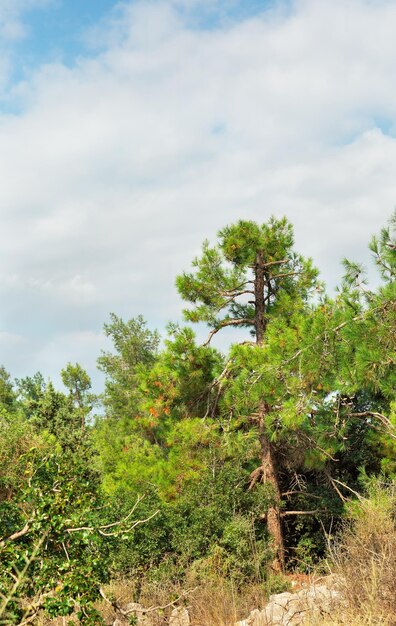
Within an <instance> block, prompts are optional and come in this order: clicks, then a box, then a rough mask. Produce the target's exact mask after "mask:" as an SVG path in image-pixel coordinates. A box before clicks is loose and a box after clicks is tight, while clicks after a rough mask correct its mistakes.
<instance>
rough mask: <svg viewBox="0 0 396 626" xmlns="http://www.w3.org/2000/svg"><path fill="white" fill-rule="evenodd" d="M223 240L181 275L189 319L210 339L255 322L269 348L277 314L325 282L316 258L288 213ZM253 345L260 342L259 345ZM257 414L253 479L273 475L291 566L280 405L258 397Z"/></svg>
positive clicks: (226, 232)
mask: <svg viewBox="0 0 396 626" xmlns="http://www.w3.org/2000/svg"><path fill="white" fill-rule="evenodd" d="M218 238H219V241H218V244H217V245H216V246H214V247H211V246H210V245H209V243H208V242H207V241H206V242H205V243H204V245H203V252H202V256H201V257H200V258H197V259H195V260H194V261H193V268H194V270H193V272H191V273H184V274H182V275H181V276H179V277H178V278H177V287H178V290H179V293H180V295H181V296H182V297H183V299H185V300H187V301H189V302H190V303H192V305H193V307H192V308H190V309H187V310H185V311H184V314H185V317H186V318H187V320H189V321H192V322H202V321H204V322H207V323H208V324H209V326H210V327H211V332H210V334H209V337H208V340H207V343H209V342H210V341H211V339H212V337H213V336H214V335H215V334H216V333H217V332H219V331H220V330H221V329H223V328H225V327H228V326H241V327H245V328H249V329H250V331H251V334H252V335H253V336H254V337H255V347H256V348H259V349H260V348H263V347H264V346H265V342H266V335H267V331H268V326H269V324H270V323H271V322H272V321H273V320H278V321H279V320H281V323H282V324H284V325H287V324H288V320H289V319H290V317H291V316H292V315H293V314H294V313H295V312H296V311H299V310H301V309H302V308H303V307H304V306H305V303H306V302H307V300H308V297H309V295H310V293H311V292H312V290H314V289H315V288H317V287H318V283H317V271H316V269H315V268H314V267H313V266H312V263H311V261H310V260H309V259H304V258H303V257H302V256H301V255H299V254H297V253H295V252H294V250H293V244H294V239H293V229H292V226H291V224H290V223H289V222H288V221H287V219H286V218H282V219H276V218H274V217H272V218H271V219H270V220H269V221H268V223H265V224H261V225H259V224H257V223H255V222H251V221H239V222H237V223H236V224H232V225H230V226H227V227H226V228H224V229H223V230H221V231H220V232H219V233H218ZM253 345H254V344H253ZM255 409H256V410H255V411H254V412H253V413H252V415H251V421H253V422H254V423H255V426H256V428H257V431H258V436H259V441H260V448H261V465H260V467H259V468H257V470H256V471H255V472H253V474H252V486H253V485H254V483H256V482H258V481H260V482H268V483H270V484H271V486H272V488H273V491H274V502H273V505H272V506H270V507H269V509H268V513H267V526H268V531H269V534H270V535H271V538H272V540H273V543H274V548H275V559H274V562H273V567H274V569H276V570H282V569H283V568H284V541H283V535H282V525H281V516H280V500H281V490H280V484H279V475H278V468H277V464H276V458H275V454H274V449H273V445H272V442H271V438H270V435H269V425H268V421H269V420H270V419H272V418H270V417H269V416H270V415H271V413H272V412H273V407H272V406H271V405H270V404H269V403H268V402H267V401H265V400H264V399H260V398H258V402H257V406H256V407H255Z"/></svg>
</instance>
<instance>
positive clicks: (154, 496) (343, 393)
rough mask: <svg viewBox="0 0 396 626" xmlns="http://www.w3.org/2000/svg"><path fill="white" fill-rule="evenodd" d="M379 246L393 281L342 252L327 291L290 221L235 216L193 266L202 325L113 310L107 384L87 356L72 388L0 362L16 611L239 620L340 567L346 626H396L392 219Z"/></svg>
mask: <svg viewBox="0 0 396 626" xmlns="http://www.w3.org/2000/svg"><path fill="white" fill-rule="evenodd" d="M370 249H371V251H372V255H373V261H374V262H375V263H376V265H377V268H378V271H379V277H380V281H379V286H378V287H376V288H375V289H371V288H370V287H369V285H368V284H367V282H366V278H365V274H364V270H363V268H362V267H360V266H359V265H358V264H356V263H355V262H353V261H352V260H344V267H345V275H344V278H343V281H342V283H341V285H340V286H339V288H338V290H337V292H336V295H335V296H334V297H330V296H329V295H328V294H326V291H325V288H324V286H323V285H322V284H321V282H320V280H319V277H318V272H317V270H316V269H315V267H314V265H313V263H312V261H311V260H310V259H305V258H303V257H302V256H301V255H300V254H298V253H297V252H296V251H295V249H294V240H293V229H292V226H291V224H290V223H289V222H288V221H287V220H286V219H275V218H271V219H270V220H269V221H268V222H267V223H265V224H256V223H254V222H248V221H239V222H237V223H235V224H232V225H229V226H227V227H225V228H224V229H223V230H222V231H220V232H219V233H218V237H217V241H216V243H215V244H214V245H211V244H209V242H204V244H203V248H202V254H201V256H200V257H199V258H197V259H195V260H194V261H193V262H192V267H191V269H190V270H188V271H186V272H185V273H183V274H182V275H180V276H179V277H178V278H177V281H176V285H177V289H178V291H179V294H180V295H181V296H182V298H183V300H184V301H185V302H186V309H185V311H184V317H185V320H186V325H179V324H174V323H170V324H169V326H168V331H167V335H166V336H165V337H162V338H161V337H160V336H159V334H158V333H157V332H156V331H155V330H152V329H151V328H150V326H149V325H148V323H147V322H146V321H145V320H144V319H143V318H142V317H140V316H138V317H135V318H132V319H129V320H123V319H121V318H120V317H119V316H117V315H116V314H111V315H110V319H109V321H108V322H107V323H105V325H104V331H105V334H106V335H107V336H108V337H109V338H110V340H111V342H112V345H113V349H112V350H111V351H109V352H103V353H102V354H101V355H100V356H99V358H98V367H99V369H100V370H101V371H102V372H104V374H105V388H104V390H103V393H102V394H101V395H99V396H98V395H94V394H93V393H92V390H91V381H90V378H89V376H88V374H87V373H86V372H85V371H84V369H83V368H82V367H81V366H80V365H79V364H71V363H69V364H67V365H65V368H64V370H63V371H62V374H61V375H62V381H63V384H64V390H63V391H61V390H59V389H56V388H55V386H54V385H53V384H52V382H51V381H48V380H45V379H44V377H43V376H42V375H41V374H40V373H35V374H33V375H32V376H30V377H27V378H24V379H19V380H14V379H12V377H11V375H10V374H9V373H8V371H7V369H6V364H5V367H2V368H1V369H0V436H1V447H0V560H1V570H0V624H4V625H6V624H7V625H10V626H11V625H14V626H22V625H24V624H29V623H33V624H34V623H36V624H42V623H45V620H47V619H55V618H58V617H59V618H62V619H61V621H60V622H59V623H60V624H66V623H68V620H69V619H72V620H73V622H80V623H84V624H87V625H89V624H101V623H103V620H106V619H108V618H109V616H108V611H109V610H110V609H107V613H106V608H105V607H106V606H108V607H109V606H110V605H113V608H114V605H115V604H117V602H119V601H120V598H121V597H122V594H124V595H125V594H126V595H127V596H128V598H129V601H132V600H134V601H139V602H142V603H144V604H145V606H154V605H156V606H163V607H164V609H163V620H164V621H163V623H167V621H166V620H167V616H168V614H169V610H168V609H169V607H172V603H173V602H176V601H177V602H179V603H183V602H185V603H187V602H188V603H189V604H190V606H191V607H192V615H193V619H194V620H195V622H194V623H195V624H197V625H198V624H201V625H205V626H209V625H210V624H213V626H220V625H221V624H223V625H224V626H225V625H226V624H229V626H231V624H232V623H234V622H235V620H236V619H238V618H240V617H241V616H242V615H243V613H244V612H245V611H247V612H248V611H249V610H251V609H252V608H255V607H260V606H262V605H263V604H264V603H265V600H266V598H267V597H268V595H269V594H270V593H274V592H277V591H283V590H285V589H287V588H288V586H290V582H291V580H292V579H293V576H294V580H298V576H304V575H309V576H310V575H312V574H313V573H314V572H316V573H318V572H319V573H320V572H321V573H328V572H329V570H330V571H334V572H338V573H339V575H340V580H341V579H342V580H343V581H344V585H346V587H345V590H344V594H345V596H346V597H347V598H348V607H349V608H348V611H350V612H349V613H348V617H347V618H346V617H345V615H346V614H345V611H344V618H345V619H348V620H349V621H348V622H346V621H340V620H341V617H340V620H338V617H337V616H336V615H334V621H333V622H331V623H332V624H334V626H336V625H337V624H344V623H345V624H346V623H348V624H350V625H352V624H353V623H355V622H356V624H358V623H359V624H380V623H383V624H389V625H390V624H395V623H396V622H395V621H394V620H395V615H394V613H392V611H394V606H395V604H396V602H395V592H394V588H393V585H394V579H395V575H396V566H395V553H396V533H395V516H396V509H395V497H394V484H395V483H394V480H395V474H396V394H395V389H396V367H395V360H396V356H395V355H396V283H395V274H396V214H395V215H394V216H393V218H392V219H391V220H390V222H389V224H388V225H386V226H385V227H384V228H383V229H382V230H381V232H380V233H379V234H378V235H376V236H374V237H373V239H372V240H371V242H370ZM197 322H199V323H201V324H202V323H204V324H206V325H207V327H208V338H207V341H206V342H205V343H204V344H200V343H198V342H197V340H196V336H195V334H194V330H193V324H194V323H197ZM230 327H238V328H239V329H240V330H241V329H245V331H246V335H245V338H244V340H243V342H241V343H233V344H231V345H230V347H229V349H228V351H227V352H225V353H224V352H220V351H219V350H217V349H215V348H214V347H212V339H213V337H214V336H215V335H217V334H219V335H220V334H221V333H222V331H223V329H225V328H230ZM240 334H241V333H240V331H239V333H238V336H240ZM392 485H393V486H392ZM104 598H106V599H107V601H106V600H104ZM210 611H212V613H210ZM106 615H107V617H106ZM344 618H342V619H344ZM161 619H162V618H161ZM43 620H44V621H43ZM337 620H338V621H337ZM354 620H355V622H354ZM370 620H371V621H370ZM375 620H377V621H375ZM381 620H382V621H381ZM392 620H393V621H392ZM318 623H319V622H318ZM326 623H327V622H326Z"/></svg>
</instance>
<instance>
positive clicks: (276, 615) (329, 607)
mask: <svg viewBox="0 0 396 626" xmlns="http://www.w3.org/2000/svg"><path fill="white" fill-rule="evenodd" d="M341 602H342V594H341V593H340V591H338V590H336V589H334V588H332V587H328V586H326V585H324V584H322V585H310V586H308V587H305V588H303V589H301V590H300V591H299V592H296V593H289V592H285V593H278V594H274V595H272V596H270V599H269V602H268V604H267V605H266V606H265V608H264V609H262V610H261V611H259V610H258V609H255V610H254V611H252V612H251V613H250V615H249V616H248V618H247V619H245V620H242V621H240V622H237V623H236V624H235V626H300V625H302V624H304V623H306V622H307V620H308V621H311V620H312V619H315V616H318V615H321V614H329V613H331V612H332V611H333V609H334V607H335V606H336V605H339V604H340V603H341Z"/></svg>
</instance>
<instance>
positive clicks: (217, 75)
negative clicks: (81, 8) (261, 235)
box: [0, 0, 396, 375]
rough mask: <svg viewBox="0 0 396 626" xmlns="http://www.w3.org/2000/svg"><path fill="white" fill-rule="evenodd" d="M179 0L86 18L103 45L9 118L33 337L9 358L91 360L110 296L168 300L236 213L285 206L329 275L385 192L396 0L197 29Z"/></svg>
mask: <svg viewBox="0 0 396 626" xmlns="http://www.w3.org/2000/svg"><path fill="white" fill-rule="evenodd" d="M192 5H194V3H192ZM209 5H210V3H208V6H209ZM178 6H179V7H180V3H175V2H163V3H156V4H153V3H151V2H141V3H139V4H138V5H136V4H128V3H124V8H123V9H122V10H119V11H118V13H117V14H116V17H115V19H114V20H113V22H112V23H111V24H110V25H108V29H107V31H106V32H104V31H103V28H104V27H103V24H102V26H101V30H100V31H96V33H94V34H92V33H91V37H97V38H100V42H101V44H102V45H103V44H104V43H105V49H104V50H102V52H100V53H99V52H98V53H97V54H96V55H93V56H91V57H90V58H86V59H84V58H81V59H80V60H79V61H78V63H77V64H76V66H75V67H74V68H73V69H68V68H66V67H64V66H62V65H48V66H45V67H42V68H41V69H40V70H38V71H37V72H36V73H35V74H34V75H33V76H32V77H31V80H30V81H29V82H27V83H25V84H24V85H23V88H22V87H21V88H20V89H19V93H20V94H21V95H20V96H19V97H21V98H23V105H24V106H23V113H22V114H21V115H19V116H16V117H12V116H8V117H4V118H3V119H0V177H1V180H2V185H1V188H0V212H1V216H2V218H1V232H2V246H1V251H0V292H1V295H2V301H3V302H4V303H5V305H4V306H3V311H2V318H3V319H2V330H3V331H5V332H10V333H15V334H18V335H19V334H21V335H24V336H26V341H27V342H28V343H29V342H30V343H29V345H30V346H31V348H30V349H29V350H27V351H26V352H24V351H23V349H22V348H21V350H20V355H19V364H17V363H16V360H15V358H14V357H13V358H12V362H13V365H15V369H17V370H18V371H15V369H14V373H15V374H18V375H19V374H20V373H21V371H22V370H23V371H24V373H26V372H28V371H32V369H34V367H31V364H32V363H34V364H35V365H37V366H39V367H41V369H42V370H43V371H44V373H49V372H51V373H53V372H54V370H59V369H60V368H61V367H63V365H64V364H65V362H67V360H74V361H75V360H81V361H82V364H83V365H86V366H88V367H89V368H90V370H92V368H93V364H94V360H95V358H96V356H97V354H98V351H99V350H98V347H99V344H100V340H99V339H97V337H100V334H98V333H99V329H100V327H101V325H102V323H103V321H105V319H106V318H107V317H108V312H109V311H111V310H114V311H115V312H117V313H119V314H122V315H124V316H125V317H127V316H134V315H137V314H138V313H143V314H144V315H145V316H146V317H147V318H148V319H149V321H150V322H151V323H152V325H159V326H160V327H163V326H164V324H165V323H166V321H167V320H168V319H170V318H175V317H177V316H178V315H179V314H180V303H179V302H178V300H177V297H176V293H175V289H174V286H173V285H174V278H175V275H176V274H177V273H178V272H180V271H181V270H182V269H184V268H185V267H188V266H189V264H190V261H191V259H192V257H193V256H194V255H195V254H196V253H197V252H198V251H199V247H200V244H201V241H202V240H203V239H204V238H205V237H212V238H214V236H215V233H216V231H217V230H218V228H220V227H222V226H223V225H224V224H226V223H227V222H230V221H232V220H235V219H238V218H241V217H243V218H247V219H256V220H261V221H264V220H266V219H267V218H268V216H269V215H270V214H271V213H276V214H279V215H282V214H284V213H286V214H287V216H288V217H289V218H290V219H291V220H292V222H294V224H295V227H296V241H297V245H298V248H299V249H300V250H301V251H302V252H304V253H306V254H309V255H312V256H314V260H315V261H316V262H317V263H318V264H319V266H320V268H321V270H322V272H323V273H324V275H325V277H326V279H327V280H328V282H329V283H330V284H331V285H334V284H335V283H336V282H337V280H338V279H339V277H340V274H341V270H340V269H339V267H340V266H339V261H340V258H341V257H342V256H344V255H349V256H350V257H352V258H356V259H357V260H362V259H363V260H368V256H367V254H366V245H367V242H368V240H369V238H370V235H371V234H372V233H373V232H376V231H377V230H378V229H379V228H380V227H381V226H382V224H383V223H384V222H385V220H386V219H387V217H388V215H389V214H390V212H391V210H392V208H393V205H394V202H395V197H396V180H395V177H394V163H395V162H396V161H395V158H396V140H395V136H394V134H393V131H394V129H395V124H396V106H395V102H396V82H395V80H394V68H395V67H396V48H395V46H394V32H395V27H396V5H395V3H393V2H390V1H389V2H386V1H383V2H376V3H374V2H370V1H369V0H347V1H345V0H343V1H341V0H335V1H333V2H327V1H325V0H323V1H320V0H319V1H318V0H304V1H301V2H296V3H295V5H294V7H292V9H289V10H287V11H286V10H285V8H284V5H279V8H278V9H274V10H272V11H267V12H265V13H263V14H262V15H261V16H257V17H255V18H251V19H249V20H245V21H243V22H239V23H235V24H231V23H230V22H228V23H227V26H224V27H222V28H217V29H212V30H206V31H205V30H199V29H190V28H188V27H187V26H186V24H185V22H184V21H183V19H184V18H183V17H181V14H180V12H179V11H178ZM185 6H187V8H188V3H185ZM0 7H1V5H0ZM0 16H1V13H0ZM99 32H100V35H99V34H98V33H99ZM385 131H386V132H385ZM78 333H94V334H95V341H93V342H89V341H80V339H79V337H80V335H79V334H78ZM65 337H66V339H65ZM71 353H73V354H74V355H75V356H74V358H73V357H72V354H71ZM38 355H39V356H40V358H41V359H42V360H41V364H40V363H38V362H37V356H38ZM9 357H10V353H9V352H7V351H4V350H3V360H4V362H5V364H6V365H8V362H7V359H8V358H9ZM10 361H11V357H10Z"/></svg>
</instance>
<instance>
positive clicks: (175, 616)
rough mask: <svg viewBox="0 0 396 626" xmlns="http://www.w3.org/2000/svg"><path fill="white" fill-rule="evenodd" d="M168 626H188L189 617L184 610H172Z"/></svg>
mask: <svg viewBox="0 0 396 626" xmlns="http://www.w3.org/2000/svg"><path fill="white" fill-rule="evenodd" d="M169 626H190V615H189V613H188V611H187V609H186V608H175V609H173V611H172V613H171V616H170V618H169Z"/></svg>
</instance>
